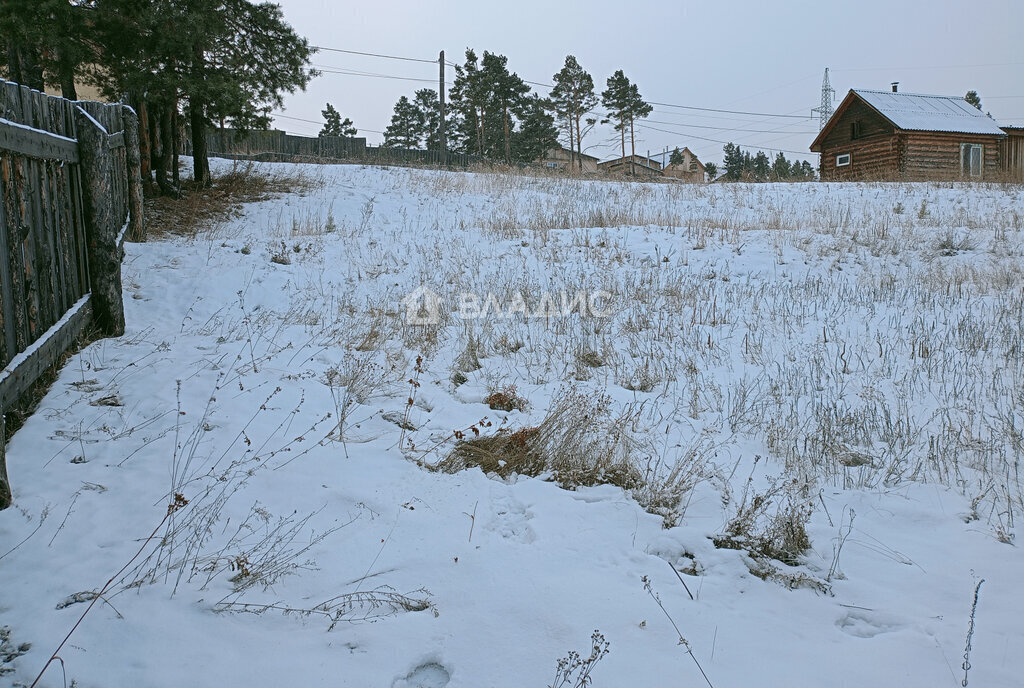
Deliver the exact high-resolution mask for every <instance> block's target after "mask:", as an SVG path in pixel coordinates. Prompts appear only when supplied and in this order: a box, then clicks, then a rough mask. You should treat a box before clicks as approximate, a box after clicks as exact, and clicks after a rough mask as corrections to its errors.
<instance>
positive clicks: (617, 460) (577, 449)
mask: <svg viewBox="0 0 1024 688" xmlns="http://www.w3.org/2000/svg"><path fill="white" fill-rule="evenodd" d="M635 420H636V419H635V415H634V412H633V411H632V410H631V409H627V410H626V411H625V412H623V413H622V414H620V415H618V416H612V414H611V400H610V398H608V397H607V396H604V395H598V396H588V395H586V394H583V393H581V392H579V391H578V390H576V389H574V388H571V389H569V390H568V391H566V392H563V393H562V394H561V395H559V397H558V398H556V399H555V401H554V402H553V403H552V405H551V409H550V410H549V411H548V414H547V416H546V417H545V418H544V420H543V421H542V422H541V423H540V425H538V426H536V427H526V428H522V429H519V430H517V431H514V432H509V431H507V430H503V431H502V430H499V431H498V432H497V433H496V434H494V435H490V436H486V437H476V438H473V439H469V440H462V441H460V442H459V443H458V444H456V445H455V447H454V449H453V450H452V452H451V453H450V454H449V455H448V457H446V458H445V459H444V460H443V461H441V462H440V463H439V464H438V465H437V466H436V468H437V469H438V470H441V471H444V472H447V473H455V472H458V471H461V470H465V469H466V468H472V467H479V468H480V469H481V470H483V471H484V473H489V474H490V473H495V474H497V475H499V476H501V477H502V478H507V477H509V476H511V475H513V474H519V475H526V476H540V475H545V474H549V475H550V476H551V478H552V479H553V480H554V481H555V482H557V483H558V484H559V485H561V486H562V487H563V488H565V489H574V488H577V487H588V486H593V485H616V486H618V487H621V488H623V489H625V490H632V489H636V488H639V487H640V486H641V484H642V474H641V472H640V471H639V470H638V468H637V467H636V465H637V463H638V462H639V459H638V457H637V456H636V454H637V449H638V448H639V445H638V442H637V440H636V439H635V438H634V437H633V436H632V433H630V431H629V426H630V425H631V424H632V423H633V422H634V421H635Z"/></svg>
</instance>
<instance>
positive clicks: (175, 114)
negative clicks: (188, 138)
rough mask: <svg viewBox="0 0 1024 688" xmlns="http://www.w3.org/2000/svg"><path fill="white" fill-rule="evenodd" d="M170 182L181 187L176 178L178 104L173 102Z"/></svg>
mask: <svg viewBox="0 0 1024 688" xmlns="http://www.w3.org/2000/svg"><path fill="white" fill-rule="evenodd" d="M171 132H172V134H173V136H172V137H171V151H172V154H171V183H172V184H174V188H175V189H180V188H181V180H180V179H179V178H178V150H179V149H180V148H181V122H179V121H178V104H177V103H175V104H174V110H172V111H171Z"/></svg>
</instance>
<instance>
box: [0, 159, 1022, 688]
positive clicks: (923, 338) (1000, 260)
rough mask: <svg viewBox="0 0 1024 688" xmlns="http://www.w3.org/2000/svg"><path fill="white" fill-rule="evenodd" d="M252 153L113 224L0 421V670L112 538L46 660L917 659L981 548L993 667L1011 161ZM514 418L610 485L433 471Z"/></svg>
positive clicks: (1010, 524)
mask: <svg viewBox="0 0 1024 688" xmlns="http://www.w3.org/2000/svg"><path fill="white" fill-rule="evenodd" d="M214 162H215V173H216V172H217V170H220V171H222V172H223V171H225V170H226V169H227V168H228V166H229V163H224V162H222V161H214ZM261 169H263V170H265V171H270V172H272V173H274V174H279V173H285V174H289V175H292V174H296V173H299V174H301V175H304V176H305V177H306V181H307V182H312V188H309V189H307V190H306V191H305V192H303V193H294V194H289V195H285V196H282V197H279V198H274V199H271V200H266V201H263V202H259V203H252V204H249V205H246V206H245V207H244V208H243V211H242V213H241V215H240V216H238V217H235V218H233V219H231V220H230V221H227V222H224V223H222V224H219V225H217V226H215V227H210V228H209V229H208V230H206V231H203V232H201V233H200V235H199V236H197V237H195V238H165V239H159V240H154V241H151V242H149V243H146V244H128V245H127V246H126V252H127V257H126V260H125V264H124V288H125V303H126V318H127V322H128V331H127V333H126V334H125V336H123V337H121V338H119V339H110V340H102V341H98V342H96V343H94V344H92V345H91V346H89V347H88V348H86V349H85V350H84V351H82V352H81V353H80V354H79V355H76V356H74V357H73V358H72V359H71V360H70V361H69V362H68V364H67V365H66V367H65V368H64V369H63V371H62V372H61V374H60V377H59V379H58V380H57V382H56V383H55V384H54V385H53V387H52V389H51V390H50V392H49V393H48V394H47V396H46V397H45V399H44V400H43V402H42V404H41V406H40V407H39V409H38V411H37V412H36V414H35V415H34V416H33V417H32V418H31V419H29V421H28V422H27V423H26V424H25V425H24V427H22V428H21V429H20V430H19V431H18V432H17V433H16V434H15V435H14V436H13V437H12V438H10V442H9V446H8V463H9V468H10V474H11V479H12V482H13V486H14V490H15V505H14V507H13V508H11V509H9V510H7V511H5V512H2V513H0V580H2V581H3V584H2V587H0V590H2V593H0V626H3V627H7V628H8V629H9V639H8V640H7V642H6V644H5V646H4V648H3V652H2V653H0V654H3V655H4V657H3V664H2V665H0V666H2V667H3V671H4V672H5V674H4V675H3V676H2V677H0V683H4V684H11V685H15V684H17V683H19V682H20V683H24V684H29V683H31V682H32V680H33V679H34V677H35V676H36V674H37V673H38V672H39V671H40V670H41V669H42V668H43V666H44V664H45V663H46V661H47V659H48V658H49V657H50V654H51V653H52V652H53V651H54V650H55V649H56V648H57V647H58V645H59V643H60V642H61V640H62V639H63V638H64V636H65V635H66V634H67V633H68V631H69V630H70V629H71V628H72V626H73V625H74V623H75V622H76V621H77V619H78V618H79V616H80V615H81V613H82V611H83V610H84V609H85V608H86V605H87V604H89V601H88V600H89V599H90V598H91V597H92V595H90V594H89V593H92V592H95V591H99V590H100V589H101V588H102V587H103V585H104V583H105V582H106V581H107V580H108V579H109V578H110V577H111V576H112V575H114V574H115V573H117V572H118V570H119V569H121V568H122V567H123V566H124V565H125V564H126V563H129V562H130V565H129V566H128V567H127V569H125V570H124V571H123V572H121V573H120V574H119V575H118V576H116V579H115V581H114V582H113V584H112V585H111V586H110V587H109V589H108V591H107V592H106V594H105V595H103V597H102V598H101V599H100V600H99V601H97V602H96V604H95V606H94V607H93V608H92V610H91V611H90V612H89V614H88V615H87V616H86V617H85V620H84V621H83V622H82V625H81V626H80V627H78V629H77V630H76V631H75V633H74V634H73V635H72V636H71V638H70V640H69V641H68V642H67V644H66V645H64V647H63V649H62V650H61V652H60V657H61V659H62V660H63V665H64V668H65V669H66V672H67V680H68V682H69V683H70V681H71V680H72V679H74V680H75V681H76V685H78V686H81V687H82V688H87V687H90V686H154V687H156V686H180V685H231V686H234V685H238V686H281V685H332V686H333V685H343V686H393V687H403V688H409V687H413V686H423V687H428V688H439V687H441V686H453V687H455V686H465V687H472V688H478V687H484V686H509V687H519V686H533V687H538V688H539V687H542V686H551V685H555V686H561V685H566V686H576V685H581V684H580V683H579V681H580V678H579V673H578V672H576V673H574V674H573V675H572V676H571V677H569V678H568V680H567V681H566V682H564V683H561V682H560V681H561V678H558V679H556V671H557V667H558V661H559V659H560V658H565V657H567V656H568V654H569V652H570V651H577V652H578V653H579V654H580V655H581V657H582V658H583V659H586V658H588V657H589V656H590V654H591V648H592V645H591V642H592V638H591V636H592V633H594V631H595V630H597V631H599V632H600V634H601V636H603V639H604V640H605V641H607V643H608V646H607V648H608V652H607V654H606V655H605V656H603V657H601V658H600V659H598V660H597V661H596V663H595V664H593V666H592V667H591V668H592V673H591V674H590V679H591V680H592V681H593V684H592V685H593V686H595V687H597V688H600V687H602V686H664V685H687V686H699V685H708V684H710V685H713V686H715V687H716V688H724V687H728V686H751V685H758V686H823V685H828V686H868V685H873V686H878V685H900V686H928V687H933V686H954V685H960V684H961V682H962V681H963V679H964V668H963V665H964V652H965V645H967V643H968V628H969V625H970V624H971V616H972V603H973V601H974V592H975V588H976V585H977V584H978V582H979V581H980V580H981V579H984V580H985V583H984V584H983V585H982V586H981V588H980V593H979V597H978V602H977V607H976V611H975V614H974V621H973V636H972V637H971V638H970V653H969V662H970V670H969V672H968V674H967V677H968V679H969V682H970V684H971V685H977V686H989V687H998V686H1007V687H1008V686H1017V685H1020V683H1021V676H1022V675H1024V655H1022V654H1021V652H1020V650H1021V648H1022V647H1024V626H1022V624H1021V623H1020V619H1021V618H1022V617H1024V596H1022V595H1021V594H1020V590H1019V587H1018V586H1019V582H1020V581H1021V580H1022V579H1024V557H1022V556H1021V554H1020V550H1019V548H1018V547H1017V546H1016V545H1015V544H1014V535H1015V525H1016V524H1015V521H1016V519H1018V518H1020V517H1021V513H1022V509H1024V503H1022V491H1021V486H1020V478H1019V473H1018V468H1019V463H1020V459H1021V454H1022V451H1024V441H1022V432H1024V392H1022V390H1024V279H1022V277H1024V274H1022V268H1024V256H1022V238H1024V233H1022V216H1024V203H1022V200H1024V190H1022V189H1021V187H1019V186H998V185H961V184H915V185H877V184H874V185H872V184H861V185H858V184H841V185H840V184H801V185H774V184H765V185H753V186H748V185H714V186H687V185H647V184H643V185H634V184H625V183H612V182H593V181H572V180H563V179H545V178H531V177H525V176H517V175H498V174H478V175H474V174H462V173H453V172H431V171H415V170H409V169H381V168H364V167H356V166H338V167H315V166H305V167H301V166H287V165H266V166H263V167H262V168H261ZM410 304H411V309H410V307H409V306H410ZM563 306H566V307H565V308H563ZM569 311H571V312H569ZM420 320H423V321H425V322H426V324H414V322H413V321H420ZM419 357H422V359H421V363H419V364H418V363H417V359H418V358H419ZM512 385H514V386H515V389H514V391H513V390H512V388H511V386H512ZM495 391H499V392H501V391H503V392H504V393H505V394H506V395H507V396H513V394H514V396H515V397H516V398H517V403H518V405H519V406H521V407H522V408H520V409H516V410H512V411H502V410H493V409H491V408H489V407H488V405H487V404H486V403H484V400H485V399H486V398H487V397H488V396H489V395H490V394H491V393H493V392H495ZM410 399H412V404H411V405H410V404H409V400H410ZM485 418H486V420H484V419H485ZM538 424H540V425H541V427H542V432H539V433H538V435H537V437H540V438H541V439H542V442H543V450H544V451H546V452H548V453H549V454H550V455H551V456H559V457H561V458H563V459H567V460H569V461H570V463H572V465H573V466H575V467H576V468H578V469H579V470H580V471H581V474H583V475H586V474H587V471H588V470H590V474H591V475H599V474H600V471H598V470H596V469H593V467H592V466H591V465H590V464H592V463H593V462H594V461H607V462H610V463H611V464H618V465H620V467H621V466H622V465H627V466H629V467H630V468H629V469H628V471H632V472H631V473H630V475H631V476H632V479H631V481H630V482H629V486H630V489H629V490H624V489H622V488H620V487H616V486H614V485H609V484H600V485H595V486H589V487H586V486H581V487H578V488H577V489H575V490H571V489H563V488H562V487H560V486H559V484H558V482H559V481H561V482H563V483H565V482H570V481H569V480H568V479H567V478H566V477H565V476H566V474H564V473H559V472H558V471H557V470H556V471H555V472H554V473H552V472H550V471H549V472H547V473H545V474H542V475H541V476H540V477H536V478H528V477H523V476H516V475H512V476H509V477H506V478H501V477H500V476H497V475H494V474H491V475H490V476H488V475H485V474H484V473H483V472H482V471H481V470H480V469H478V468H471V469H469V470H463V471H456V472H444V471H436V470H432V467H435V466H437V465H438V464H440V463H441V462H442V461H444V460H445V459H446V458H447V457H448V456H449V454H450V453H451V451H452V449H453V447H454V446H455V445H456V441H457V440H456V438H455V435H456V433H458V434H459V435H462V434H464V435H465V436H466V437H467V438H473V437H475V433H476V432H479V433H481V434H482V435H485V436H486V435H491V434H494V433H496V432H499V429H500V431H501V433H502V435H503V436H507V435H509V434H510V433H511V432H514V431H518V430H521V429H523V428H532V427H535V426H537V425H538ZM403 427H404V428H405V429H403ZM573 462H574V463H573ZM446 465H448V464H447V463H446ZM628 471H627V472H628ZM552 478H558V480H554V479H552ZM175 494H177V495H180V497H179V498H178V503H177V507H176V508H174V509H172V513H171V514H170V516H169V517H167V520H166V521H163V519H165V514H167V513H168V506H169V505H171V504H173V503H174V501H175V497H174V495H175ZM184 500H187V502H188V503H187V504H184ZM804 525H805V526H806V534H807V536H808V538H809V545H810V547H809V549H807V550H806V551H804V552H803V553H802V554H799V555H798V556H794V557H791V558H790V560H791V564H793V565H790V564H786V563H782V562H781V561H778V560H773V559H769V558H767V557H765V556H762V555H759V554H757V551H758V550H761V551H763V547H762V545H764V544H765V543H775V544H776V545H778V544H779V543H782V544H785V543H786V542H793V541H798V540H799V538H800V536H801V534H802V532H803V526H804ZM158 526H160V527H159V528H158ZM155 528H156V529H157V531H156V532H157V536H156V537H155V538H153V539H152V540H149V541H147V537H148V536H149V535H150V533H151V532H153V531H154V529H155ZM716 543H717V545H719V546H716ZM744 547H746V549H744ZM140 548H141V554H140V555H139V556H138V557H137V558H136V559H134V560H132V558H133V556H135V555H136V553H137V552H139V551H140ZM78 593H83V594H78ZM76 600H82V601H76ZM289 610H290V611H289ZM680 635H681V636H682V637H683V638H685V641H686V642H685V643H681V642H680ZM22 643H31V648H30V649H29V650H28V651H27V652H25V653H24V654H20V655H19V652H18V651H17V650H16V648H17V647H18V646H19V645H21V644H22ZM698 665H699V666H698ZM702 670H703V672H704V673H705V674H706V678H705V677H704V676H702V674H701V671H702ZM40 685H46V686H60V685H63V677H62V670H61V666H60V665H59V664H58V663H55V664H53V665H52V666H51V667H50V668H49V669H48V671H47V672H46V674H45V676H44V678H43V680H42V681H41V682H40Z"/></svg>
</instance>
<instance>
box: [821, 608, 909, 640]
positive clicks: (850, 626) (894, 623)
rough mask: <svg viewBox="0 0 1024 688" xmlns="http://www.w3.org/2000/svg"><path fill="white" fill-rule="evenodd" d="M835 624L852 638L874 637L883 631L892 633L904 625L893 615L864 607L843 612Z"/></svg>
mask: <svg viewBox="0 0 1024 688" xmlns="http://www.w3.org/2000/svg"><path fill="white" fill-rule="evenodd" d="M836 626H839V630H841V631H842V632H843V633H846V634H847V635H852V636H853V637H854V638H874V637H875V636H876V635H882V634H883V633H893V632H895V631H898V630H900V629H902V628H903V627H904V624H903V623H902V622H901V621H900V620H899V619H897V618H896V617H895V616H892V615H890V614H884V613H881V612H875V611H870V610H866V609H863V610H862V609H851V610H850V611H848V612H847V613H846V614H844V615H843V616H842V617H840V619H839V620H838V621H836Z"/></svg>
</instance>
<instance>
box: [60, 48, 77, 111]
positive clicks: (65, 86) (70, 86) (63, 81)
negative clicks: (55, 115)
mask: <svg viewBox="0 0 1024 688" xmlns="http://www.w3.org/2000/svg"><path fill="white" fill-rule="evenodd" d="M76 67H78V65H76V64H75V63H74V62H73V61H72V60H71V59H70V58H69V57H68V54H67V51H65V50H59V49H58V53H57V72H58V74H59V76H60V94H61V96H63V97H64V98H67V99H68V100H78V91H77V90H76V89H75V68H76Z"/></svg>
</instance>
